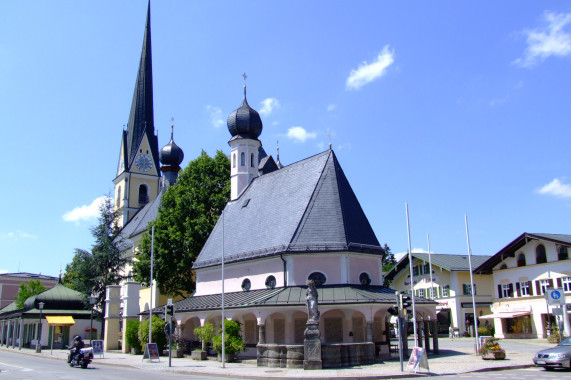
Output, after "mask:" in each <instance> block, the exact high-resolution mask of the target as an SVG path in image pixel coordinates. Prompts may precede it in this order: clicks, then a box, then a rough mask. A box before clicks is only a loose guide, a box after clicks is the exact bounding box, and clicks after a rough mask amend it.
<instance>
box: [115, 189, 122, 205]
mask: <svg viewBox="0 0 571 380" xmlns="http://www.w3.org/2000/svg"><path fill="white" fill-rule="evenodd" d="M115 204H116V205H117V207H120V206H121V186H119V188H118V189H117V201H116V202H115Z"/></svg>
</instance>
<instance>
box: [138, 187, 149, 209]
mask: <svg viewBox="0 0 571 380" xmlns="http://www.w3.org/2000/svg"><path fill="white" fill-rule="evenodd" d="M147 203H149V190H148V189H147V185H140V186H139V204H141V205H146V204H147Z"/></svg>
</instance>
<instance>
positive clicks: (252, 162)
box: [250, 153, 254, 167]
mask: <svg viewBox="0 0 571 380" xmlns="http://www.w3.org/2000/svg"><path fill="white" fill-rule="evenodd" d="M250 166H251V167H254V153H250Z"/></svg>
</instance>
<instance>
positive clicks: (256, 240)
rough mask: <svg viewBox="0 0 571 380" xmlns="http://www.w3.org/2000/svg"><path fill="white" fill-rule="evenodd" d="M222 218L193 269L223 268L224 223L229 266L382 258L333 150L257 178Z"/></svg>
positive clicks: (229, 206) (228, 206) (377, 244)
mask: <svg viewBox="0 0 571 380" xmlns="http://www.w3.org/2000/svg"><path fill="white" fill-rule="evenodd" d="M247 200H249V201H248V202H246V201H247ZM246 203H247V205H246V206H244V205H245V204H246ZM223 215H224V218H222V217H221V218H219V219H218V222H217V223H216V226H215V227H214V229H213V230H212V232H211V234H210V236H209V238H208V240H207V241H206V244H205V245H204V247H203V248H202V251H201V252H200V255H199V256H198V257H197V259H196V261H195V263H194V266H193V268H194V269H197V268H203V267H208V266H213V265H218V264H219V263H221V259H222V240H223V239H222V220H224V223H225V226H224V230H225V236H224V240H225V245H224V255H225V262H235V261H241V260H245V259H255V258H260V257H264V256H269V255H276V254H280V253H296V252H300V253H312V252H339V251H351V252H363V253H373V254H384V251H383V249H382V247H381V246H380V245H379V241H378V240H377V237H376V236H375V233H374V232H373V229H372V228H371V225H370V224H369V221H368V220H367V217H366V216H365V213H364V212H363V210H362V208H361V206H360V204H359V201H358V200H357V197H356V196H355V194H354V193H353V190H352V189H351V186H350V185H349V182H348V181H347V178H346V177H345V174H344V173H343V170H342V169H341V166H340V165H339V162H338V161H337V158H336V156H335V153H334V152H333V151H332V150H328V151H325V152H323V153H320V154H317V155H315V156H313V157H310V158H307V159H305V160H302V161H299V162H297V163H294V164H291V165H288V166H285V167H284V168H282V169H280V170H276V171H274V172H272V173H269V174H265V175H262V176H260V177H257V178H255V179H254V180H253V181H252V182H251V184H250V186H249V187H248V188H246V190H245V191H244V192H243V193H242V195H241V196H240V197H239V198H238V199H237V200H234V201H231V202H229V203H228V204H227V205H226V207H225V209H224V214H223Z"/></svg>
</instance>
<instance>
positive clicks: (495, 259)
mask: <svg viewBox="0 0 571 380" xmlns="http://www.w3.org/2000/svg"><path fill="white" fill-rule="evenodd" d="M530 240H545V241H549V242H552V243H555V244H560V245H564V246H567V247H571V235H564V234H538V233H527V232H524V233H523V234H521V235H519V236H518V237H517V238H515V239H514V240H513V241H512V242H511V243H509V244H508V245H506V246H505V247H504V248H502V249H501V250H500V251H498V253H496V254H495V255H493V256H490V257H489V258H488V260H486V261H485V262H484V263H482V264H481V265H480V266H478V267H477V268H476V269H474V273H478V274H491V273H492V271H493V268H494V267H495V266H496V265H498V264H499V263H501V262H502V261H503V260H504V259H505V258H507V257H515V254H516V252H517V251H518V250H519V249H521V247H523V246H524V245H526V244H527V243H528V242H529V241H530Z"/></svg>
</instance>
